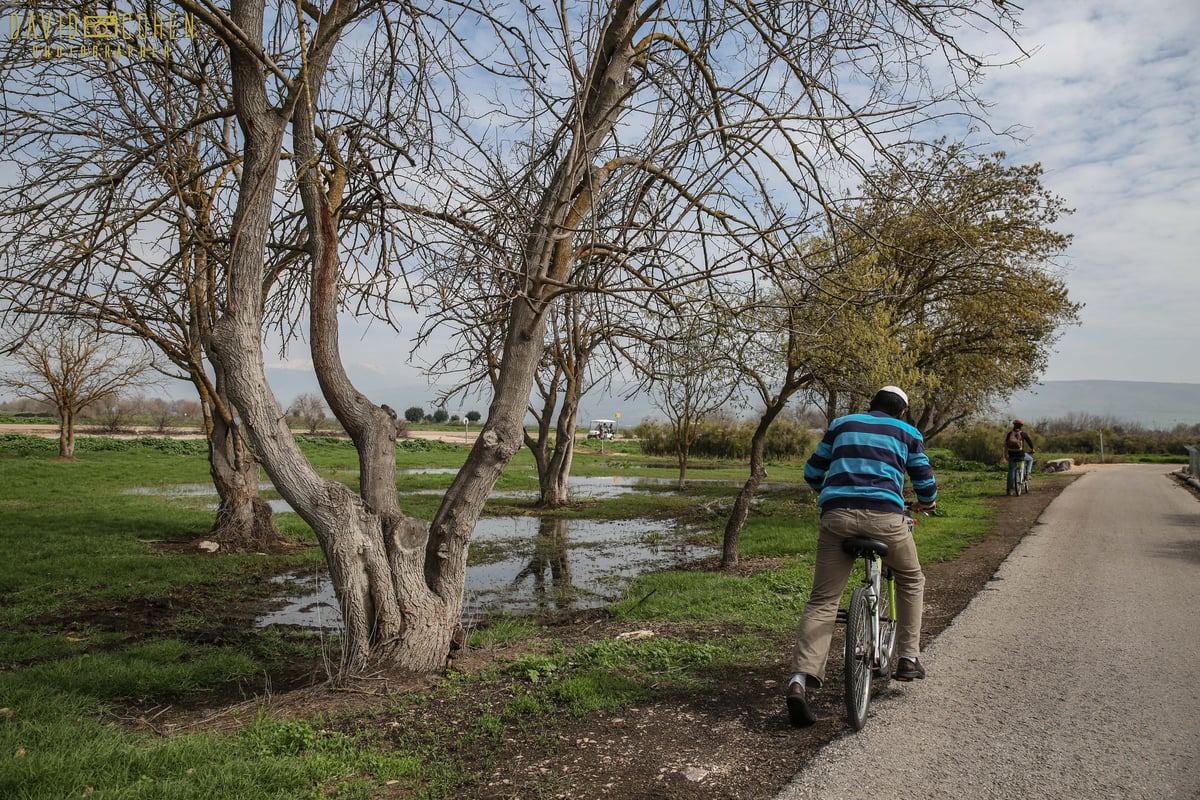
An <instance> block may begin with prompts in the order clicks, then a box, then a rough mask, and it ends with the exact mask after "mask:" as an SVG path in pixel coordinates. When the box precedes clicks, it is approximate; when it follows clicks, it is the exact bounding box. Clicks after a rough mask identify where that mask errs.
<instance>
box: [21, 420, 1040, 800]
mask: <svg viewBox="0 0 1200 800" xmlns="http://www.w3.org/2000/svg"><path fill="white" fill-rule="evenodd" d="M299 441H300V443H301V447H302V448H303V449H304V451H305V453H306V454H307V455H308V456H309V458H310V459H311V460H312V461H313V463H314V465H315V466H316V467H317V469H318V470H319V471H320V472H321V473H322V474H324V475H326V476H328V477H331V478H334V479H337V480H341V481H344V482H346V483H347V484H348V485H351V486H353V485H355V483H356V481H357V470H358V466H357V458H356V455H355V453H354V450H353V448H352V447H350V445H349V444H348V443H347V442H346V441H345V440H339V439H332V438H325V437H300V438H299ZM605 444H606V446H605V450H606V452H604V453H580V454H578V455H577V456H576V459H575V469H574V473H575V474H577V475H588V476H610V475H614V476H621V478H622V479H623V480H624V479H626V478H636V477H650V478H658V479H665V481H666V482H665V483H663V484H656V485H654V486H652V487H650V488H649V489H648V490H647V491H646V492H644V493H638V494H632V495H623V496H621V497H620V498H617V499H605V500H599V501H596V502H590V503H587V504H583V505H581V506H578V507H573V508H570V509H564V510H561V511H558V512H555V513H557V514H561V515H566V516H577V517H589V518H598V519H621V518H644V517H649V518H655V519H670V520H679V521H682V522H684V523H685V524H686V525H687V528H688V530H689V531H691V535H692V536H693V538H695V539H696V540H697V541H700V542H704V543H707V544H709V545H710V546H711V547H712V553H713V556H714V559H715V556H716V555H717V554H718V553H719V544H720V538H721V534H722V531H723V529H724V525H725V520H726V516H727V514H728V510H729V505H730V502H731V500H732V498H733V496H734V494H735V493H736V491H737V489H738V487H739V486H740V484H741V482H742V481H744V480H745V477H746V475H745V470H746V465H745V464H734V463H699V464H694V465H693V466H692V468H691V470H690V472H689V478H690V481H689V485H688V488H687V489H686V490H684V491H679V490H677V489H676V488H675V486H674V479H675V478H676V477H677V467H676V465H675V464H674V463H673V462H671V461H669V460H663V459H650V458H645V457H642V456H640V455H639V454H637V453H636V451H635V450H634V449H633V447H631V446H630V443H628V442H623V441H620V440H618V441H617V442H608V443H605ZM56 452H57V450H56V443H55V442H52V441H46V440H40V439H36V438H35V437H14V436H3V437H0V482H2V483H3V485H4V486H5V491H4V493H3V495H2V496H0V513H2V514H3V515H4V520H5V524H4V525H3V527H0V546H3V547H4V552H5V553H6V554H7V557H6V558H5V559H4V560H3V561H2V562H0V797H5V798H8V797H12V798H21V800H43V798H45V799H47V800H48V799H49V798H63V797H82V796H85V794H86V796H88V797H92V798H118V797H119V798H172V800H174V799H175V798H185V799H187V798H205V799H206V800H209V799H211V798H235V797H236V798H247V800H259V799H260V798H261V799H265V798H314V799H315V798H328V797H333V798H359V797H363V798H366V797H369V796H372V793H373V792H378V791H379V790H380V788H381V787H382V786H383V785H384V784H386V783H388V782H392V784H391V785H392V788H391V789H390V790H389V791H391V792H393V793H395V792H397V791H400V790H401V789H402V790H403V792H402V794H401V796H407V797H426V798H440V797H449V796H453V795H454V794H456V793H457V792H459V791H461V789H462V788H463V787H466V786H469V785H471V783H472V781H474V780H476V777H475V776H476V775H477V774H479V772H480V770H485V769H486V768H487V766H488V765H489V764H490V763H492V761H493V760H494V759H497V758H499V757H500V753H501V751H502V750H503V748H504V741H505V740H506V738H509V737H513V736H520V737H523V738H524V739H525V740H527V741H529V742H533V743H535V744H536V745H538V746H542V747H544V748H545V749H546V750H547V752H550V751H552V750H553V749H554V748H555V747H556V746H557V741H558V737H557V735H556V730H557V729H558V726H560V725H561V724H562V721H563V720H564V719H568V718H571V717H577V716H580V715H587V714H591V713H595V712H597V711H601V710H604V711H617V710H620V709H622V708H626V707H628V706H629V705H631V704H635V703H641V702H644V701H646V700H647V699H653V698H658V697H665V696H669V695H670V694H671V693H673V692H679V691H695V692H702V691H705V690H706V689H707V688H708V687H711V686H713V685H714V684H715V683H716V682H717V681H719V680H722V679H723V678H722V676H728V674H729V673H730V671H735V672H736V671H737V670H738V669H739V667H745V666H748V665H757V664H762V663H763V662H764V661H768V660H771V659H773V658H774V657H775V656H776V655H777V653H776V650H777V649H778V646H779V637H780V634H781V631H789V630H791V629H792V627H793V626H794V624H795V621H796V619H797V617H798V615H799V612H800V609H801V608H802V606H803V603H804V601H805V599H806V598H807V595H808V592H809V589H810V586H811V578H812V560H811V553H812V550H813V548H814V544H815V541H816V532H817V522H818V518H817V509H816V505H815V502H814V498H813V495H812V494H811V493H810V492H808V491H807V489H805V488H803V486H802V479H801V472H802V468H803V464H802V463H799V462H797V463H787V464H772V465H769V468H768V472H769V476H768V479H767V486H765V487H764V489H763V490H762V491H761V492H760V494H759V497H758V499H757V500H756V503H755V505H754V510H753V513H752V514H751V516H750V518H749V520H748V521H747V524H746V526H745V528H744V530H743V531H742V534H741V539H740V553H741V555H742V557H743V558H745V559H758V560H761V561H762V562H763V563H762V565H761V567H760V568H757V569H755V570H751V571H749V573H748V574H745V575H739V574H729V573H724V572H719V571H714V570H703V569H689V570H674V571H667V572H661V573H655V574H649V575H644V576H642V577H640V578H639V579H638V580H636V581H635V582H633V583H632V584H631V585H630V586H629V588H628V591H627V593H626V595H625V597H624V599H622V600H621V601H619V602H618V603H616V604H615V605H613V606H612V607H611V608H610V609H609V612H610V613H611V615H612V616H613V617H615V618H616V619H618V620H624V621H627V622H629V623H630V626H631V627H633V628H636V627H637V626H638V625H640V624H642V623H651V622H653V623H657V624H659V625H667V626H678V629H679V633H678V634H674V633H670V632H668V633H665V634H664V635H661V636H656V637H653V638H649V639H645V640H631V641H617V640H586V639H585V640H582V641H579V642H578V643H576V644H571V645H566V644H563V643H561V642H559V641H557V640H556V638H555V637H554V636H553V635H548V634H547V632H546V631H543V630H542V629H541V628H539V626H537V625H536V624H534V623H533V622H531V621H529V620H523V619H519V618H498V619H496V620H493V621H491V622H490V623H489V624H487V625H486V626H484V627H481V628H479V629H477V630H474V631H472V632H471V635H470V637H469V640H468V646H469V647H473V648H486V649H488V650H492V651H495V652H497V653H500V654H504V653H511V654H512V655H511V656H510V657H507V658H504V657H501V658H498V659H497V661H496V667H495V668H494V669H492V670H489V671H486V672H483V673H479V674H469V675H468V674H455V673H452V674H451V675H449V676H448V677H447V678H446V679H444V680H442V681H440V682H438V683H437V684H436V685H434V686H432V687H431V688H430V689H429V690H428V691H427V692H422V693H417V694H409V695H398V696H395V697H392V698H389V699H388V700H386V701H384V702H382V703H381V704H380V706H379V707H378V709H376V710H375V711H374V712H373V714H374V715H378V719H376V718H375V717H374V716H372V715H369V714H360V715H359V716H352V717H343V718H313V719H308V720H272V719H268V718H265V717H264V718H259V719H252V720H249V721H247V722H246V723H245V724H244V725H242V726H241V727H238V728H235V729H233V730H231V731H229V732H221V733H216V732H211V733H200V732H191V733H189V732H186V731H176V732H173V733H172V734H171V735H169V736H160V735H158V734H157V733H155V727H156V726H158V725H159V724H161V723H158V722H156V720H157V717H156V716H155V715H156V713H158V712H159V711H161V710H163V709H168V708H175V707H179V708H185V709H186V708H210V707H216V708H219V707H222V706H223V705H225V704H228V703H229V702H232V701H236V700H238V699H241V698H243V697H248V696H250V697H252V696H261V695H264V694H266V693H267V692H268V691H270V690H271V688H272V686H273V680H274V677H273V676H277V675H281V674H284V673H286V672H288V671H292V672H295V671H298V670H299V671H302V670H300V668H301V667H305V666H307V667H312V668H314V669H319V666H320V665H321V664H322V662H323V661H324V660H325V659H327V658H330V657H331V656H330V654H331V653H336V647H337V645H336V641H330V640H328V639H322V638H321V637H319V636H316V635H299V634H290V633H284V632H280V631H279V630H269V631H256V630H252V629H250V628H249V626H248V625H247V624H246V623H245V622H244V621H239V618H237V617H231V616H230V614H231V612H232V610H233V609H236V608H241V607H249V606H250V605H252V604H253V603H254V602H256V601H257V600H260V599H262V598H264V597H267V596H268V595H269V594H271V593H272V592H273V591H275V589H274V587H273V586H272V585H271V584H270V583H269V581H268V578H270V577H271V576H274V575H278V574H281V573H284V572H287V571H288V570H290V569H294V568H295V567H297V566H302V565H304V566H308V567H316V566H317V565H318V563H319V561H320V558H321V556H320V551H319V548H316V547H311V548H307V549H301V550H300V551H299V552H297V553H293V554H290V555H272V556H262V555H222V556H219V557H215V556H210V555H206V554H199V553H185V552H181V551H179V550H170V549H164V548H162V547H161V546H160V545H161V544H162V543H163V542H165V541H167V540H171V539H185V540H186V539H192V538H195V537H198V536H200V535H202V534H203V533H204V532H206V531H207V530H208V528H209V526H210V525H211V524H212V514H213V512H212V509H211V507H210V502H209V501H205V500H188V501H183V500H180V499H178V498H170V497H165V496H158V495H153V494H137V493H131V492H130V491H129V490H131V489H136V488H139V487H169V486H174V485H178V484H186V483H205V482H207V481H208V463H207V459H206V456H205V451H204V449H203V443H191V442H189V443H184V442H171V441H167V440H156V439H152V438H143V439H139V440H134V441H128V440H115V439H91V438H85V439H81V440H80V443H79V450H78V453H77V455H78V461H74V462H62V461H57V460H55V459H54V456H55V454H56ZM466 453H467V451H466V449H465V448H463V447H459V446H455V445H442V444H438V443H430V442H420V441H419V440H412V441H411V442H409V443H405V444H402V446H401V447H400V448H399V452H398V454H397V467H398V469H400V470H401V471H402V472H401V474H400V475H399V476H398V489H399V491H400V493H401V498H402V503H403V505H404V508H405V509H406V510H408V511H409V512H410V513H414V514H416V515H417V516H422V517H429V516H431V515H432V513H433V511H434V510H435V509H436V507H437V504H438V503H439V502H440V496H439V494H438V493H439V492H441V491H444V489H445V488H446V487H447V486H449V484H450V482H451V480H452V479H453V475H452V474H443V473H439V472H436V471H437V470H454V469H457V468H458V467H459V466H461V464H462V463H463V460H464V458H465V456H466ZM938 458H939V459H942V460H943V461H947V459H946V456H945V455H944V454H942V455H939V456H938ZM935 467H936V468H937V469H938V477H939V481H940V482H941V484H942V487H943V490H942V496H941V503H940V504H941V505H942V506H943V507H944V508H945V509H946V511H947V516H945V517H922V518H921V520H920V524H919V526H918V529H917V540H918V545H919V547H920V551H921V556H922V559H923V560H925V561H933V560H939V559H951V558H953V557H954V556H955V554H956V553H958V552H959V551H961V549H962V548H964V547H967V546H969V545H970V544H972V543H973V542H974V541H976V540H978V538H979V537H980V536H982V535H983V534H984V533H985V532H986V531H987V529H988V525H989V524H990V509H989V508H988V507H986V506H985V505H984V504H983V500H984V499H985V498H988V497H991V496H995V495H996V494H998V493H999V487H1000V485H1002V483H1003V472H1002V471H997V470H992V469H989V468H985V467H981V466H980V465H971V464H959V463H948V461H947V463H943V464H941V465H940V466H939V464H938V463H937V462H935ZM405 470H411V471H413V472H404V471H405ZM429 471H435V472H429ZM1035 479H1036V476H1035ZM536 487H537V481H536V474H535V472H534V470H533V462H532V458H531V457H530V456H529V455H528V453H527V452H526V451H522V452H521V453H520V454H518V456H517V457H516V458H515V459H514V460H513V462H512V464H511V465H510V467H509V468H508V469H507V470H506V471H505V474H504V476H503V477H502V478H501V480H500V482H499V484H498V486H497V492H498V493H503V492H514V491H519V492H527V493H533V492H535V491H536ZM534 512H535V510H534V509H533V508H532V506H531V501H529V500H526V499H520V498H518V499H512V498H508V499H505V498H502V497H496V498H493V499H492V500H491V501H489V503H488V506H487V508H486V510H485V513H490V514H508V513H534ZM277 522H278V524H279V525H280V527H281V528H282V529H284V530H285V531H287V532H288V533H289V535H291V536H293V537H295V538H296V539H297V540H302V541H305V542H312V541H313V537H312V534H311V531H309V530H308V529H307V527H306V526H304V524H303V523H302V522H300V521H299V520H298V518H296V517H295V515H290V514H285V515H278V519H277ZM479 549H480V553H479V554H478V556H477V554H476V553H475V552H474V549H473V553H472V557H473V558H475V557H486V556H487V553H486V552H484V549H483V548H479ZM493 555H496V554H493ZM135 611H136V613H134V612H135ZM689 630H693V631H701V632H703V633H702V635H691V636H689V635H687V632H688V631H689ZM202 634H203V635H202ZM333 657H334V658H336V656H333ZM446 706H449V707H452V708H454V709H455V710H456V714H457V717H456V720H455V721H453V722H451V721H450V720H449V719H448V718H447V717H441V716H438V715H432V716H430V717H429V718H428V719H426V718H425V717H423V716H422V715H421V714H420V713H419V712H420V710H421V709H422V708H434V707H446ZM406 714H407V715H411V716H404V715H406ZM388 715H394V716H395V717H396V718H403V719H408V718H418V719H422V720H425V721H424V722H423V723H422V724H420V725H401V726H399V727H388V726H387V725H385V724H384V723H383V722H382V720H383V719H385V718H386V717H387V716H388ZM139 717H142V718H144V719H145V720H146V722H145V724H134V722H135V720H136V719H137V718H139ZM466 753H470V754H471V758H467V756H466V755H465V754H466ZM396 787H400V789H397V788H396Z"/></svg>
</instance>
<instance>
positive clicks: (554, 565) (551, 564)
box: [512, 517, 572, 609]
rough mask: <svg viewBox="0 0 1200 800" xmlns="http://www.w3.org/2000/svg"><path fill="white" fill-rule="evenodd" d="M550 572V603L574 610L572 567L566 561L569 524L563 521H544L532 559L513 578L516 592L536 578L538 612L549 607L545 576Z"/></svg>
mask: <svg viewBox="0 0 1200 800" xmlns="http://www.w3.org/2000/svg"><path fill="white" fill-rule="evenodd" d="M547 570H549V572H550V592H549V599H550V600H552V601H553V602H554V606H555V608H560V609H566V608H570V607H571V600H572V597H571V564H570V562H569V561H568V560H567V521H566V520H565V519H563V518H561V517H543V518H542V520H541V523H540V524H539V525H538V532H537V537H536V538H535V539H534V540H533V557H532V558H530V559H529V564H528V565H527V566H526V567H525V569H523V570H521V571H520V572H518V573H517V577H515V578H513V581H512V588H513V589H517V588H518V587H520V585H521V583H522V582H523V581H524V580H525V579H526V578H529V577H532V578H533V596H534V600H535V602H536V603H537V605H538V607H539V608H546V607H547V602H546V601H547V599H548V598H547V591H546V572H547Z"/></svg>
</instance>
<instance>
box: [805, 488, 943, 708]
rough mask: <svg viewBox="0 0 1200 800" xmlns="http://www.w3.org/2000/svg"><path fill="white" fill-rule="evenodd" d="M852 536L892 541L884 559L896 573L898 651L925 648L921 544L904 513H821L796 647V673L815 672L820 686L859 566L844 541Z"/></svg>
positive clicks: (843, 510)
mask: <svg viewBox="0 0 1200 800" xmlns="http://www.w3.org/2000/svg"><path fill="white" fill-rule="evenodd" d="M851 536H869V537H871V538H872V539H878V540H880V541H882V542H886V543H887V546H888V555H887V558H885V559H884V563H886V564H887V565H888V566H889V567H891V568H892V570H893V572H895V574H896V628H897V630H896V654H897V655H900V656H909V657H912V658H915V657H916V656H917V655H919V654H920V652H921V614H922V612H923V603H924V597H925V574H924V573H923V572H921V563H920V561H919V560H918V559H917V545H916V543H915V542H914V541H913V537H912V535H911V534H910V533H909V532H908V523H907V522H906V521H905V519H904V515H902V514H899V513H894V512H886V511H866V510H858V509H847V508H835V509H831V510H829V511H826V512H825V513H824V514H822V515H821V530H820V535H819V536H818V537H817V563H816V568H815V570H814V575H813V589H812V596H811V597H809V599H808V603H807V604H806V605H805V606H804V614H803V615H802V616H801V617H800V631H799V633H798V634H797V635H796V647H795V649H794V650H793V651H792V672H793V673H796V672H803V673H805V674H807V675H810V676H811V677H812V678H815V679H816V681H815V682H816V684H817V685H818V686H819V685H820V684H821V681H823V680H824V679H825V662H826V660H827V659H828V658H829V643H830V640H831V639H832V638H833V628H834V626H835V624H836V623H837V610H838V605H839V603H840V602H841V600H842V594H843V593H844V592H845V590H846V584H847V582H849V580H850V572H851V570H852V569H853V568H854V558H852V557H851V556H849V555H847V554H846V553H845V552H844V551H843V550H842V540H843V539H848V538H850V537H851Z"/></svg>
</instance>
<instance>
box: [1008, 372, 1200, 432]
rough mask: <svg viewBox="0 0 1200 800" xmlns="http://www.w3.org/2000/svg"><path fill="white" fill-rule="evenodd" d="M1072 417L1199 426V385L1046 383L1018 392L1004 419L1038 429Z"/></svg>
mask: <svg viewBox="0 0 1200 800" xmlns="http://www.w3.org/2000/svg"><path fill="white" fill-rule="evenodd" d="M1068 414H1088V415H1093V416H1097V417H1106V418H1111V419H1114V420H1119V421H1121V422H1136V423H1138V424H1140V425H1142V426H1144V427H1147V428H1159V429H1163V430H1169V429H1171V428H1174V427H1175V426H1176V425H1189V426H1190V425H1196V424H1200V383H1149V382H1140V381H1046V382H1045V383H1044V384H1042V385H1040V386H1036V387H1034V388H1032V389H1029V390H1026V391H1024V392H1020V393H1018V394H1016V395H1014V396H1013V398H1012V400H1010V401H1009V402H1008V403H1006V404H1005V406H1004V408H1003V410H1002V411H1001V414H1000V415H999V416H1000V417H1003V418H1005V419H1011V418H1013V417H1020V418H1021V419H1023V420H1024V421H1025V422H1029V423H1031V424H1036V423H1037V421H1038V420H1040V419H1059V418H1061V417H1065V416H1067V415H1068Z"/></svg>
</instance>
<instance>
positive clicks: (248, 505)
mask: <svg viewBox="0 0 1200 800" xmlns="http://www.w3.org/2000/svg"><path fill="white" fill-rule="evenodd" d="M208 463H209V471H210V472H211V473H212V478H213V485H214V486H215V487H216V488H217V495H218V496H219V497H220V503H219V504H218V506H217V517H216V519H215V520H214V521H213V526H212V529H211V530H210V531H209V533H208V535H209V538H211V539H212V540H213V541H215V542H217V543H219V544H220V545H221V546H222V548H224V549H226V550H233V551H235V552H247V551H266V550H270V549H272V548H274V547H276V546H278V545H279V543H280V541H281V538H282V537H281V536H280V534H279V531H278V530H277V529H276V528H275V523H274V521H273V520H272V516H273V512H272V511H271V504H270V503H268V502H267V501H266V500H264V499H262V497H260V496H259V489H258V484H259V464H258V459H257V458H255V456H254V453H253V452H252V451H251V449H250V445H249V443H248V442H247V441H246V440H245V437H244V436H243V435H242V432H241V431H240V430H238V428H237V426H231V425H228V424H226V422H225V420H224V419H223V417H222V416H221V415H220V414H216V415H214V417H213V420H212V429H211V432H210V433H209V436H208Z"/></svg>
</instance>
